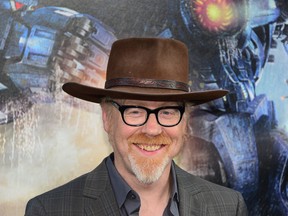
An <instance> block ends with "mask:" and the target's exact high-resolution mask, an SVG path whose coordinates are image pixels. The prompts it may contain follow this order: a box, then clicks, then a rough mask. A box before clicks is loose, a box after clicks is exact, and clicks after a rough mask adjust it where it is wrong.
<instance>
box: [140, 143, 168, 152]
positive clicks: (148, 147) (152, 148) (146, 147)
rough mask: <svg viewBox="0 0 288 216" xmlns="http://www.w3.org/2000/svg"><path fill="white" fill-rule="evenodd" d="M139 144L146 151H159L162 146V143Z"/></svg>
mask: <svg viewBox="0 0 288 216" xmlns="http://www.w3.org/2000/svg"><path fill="white" fill-rule="evenodd" d="M137 146H138V147H139V148H141V149H142V150H145V151H157V150H159V149H160V148H161V147H162V145H142V144H138V145H137Z"/></svg>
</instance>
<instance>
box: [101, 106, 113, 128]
mask: <svg viewBox="0 0 288 216" xmlns="http://www.w3.org/2000/svg"><path fill="white" fill-rule="evenodd" d="M101 109H102V122H103V127H104V130H105V131H106V132H107V133H108V132H109V128H110V124H111V122H110V120H111V116H110V115H111V113H109V112H108V107H107V105H105V104H104V105H103V104H102V105H101ZM109 114H110V115H109Z"/></svg>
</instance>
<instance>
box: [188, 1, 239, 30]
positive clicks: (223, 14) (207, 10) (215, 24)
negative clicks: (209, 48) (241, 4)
mask: <svg viewBox="0 0 288 216" xmlns="http://www.w3.org/2000/svg"><path fill="white" fill-rule="evenodd" d="M191 5H192V10H193V13H194V16H195V18H196V20H197V21H198V23H199V24H200V25H201V26H202V28H204V29H206V31H209V32H214V33H215V32H223V31H229V30H231V29H232V28H234V27H236V26H237V25H238V24H239V23H238V21H237V19H238V12H237V7H235V4H234V3H233V1H232V0H194V1H193V0H191Z"/></svg>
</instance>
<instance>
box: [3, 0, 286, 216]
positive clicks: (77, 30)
mask: <svg viewBox="0 0 288 216" xmlns="http://www.w3.org/2000/svg"><path fill="white" fill-rule="evenodd" d="M73 2H74V1H73V0H72V1H71V2H70V1H66V2H64V1H55V3H54V2H53V3H52V0H51V5H56V4H57V5H56V6H45V7H39V4H38V1H33V0H30V1H28V0H27V1H23V0H22V1H8V0H7V1H6V0H4V1H2V2H1V3H0V28H1V29H2V30H1V31H0V40H1V43H0V58H1V60H0V62H1V65H0V97H1V101H0V124H6V123H8V122H10V121H13V119H14V118H17V117H19V115H17V113H18V112H19V108H18V105H19V104H21V108H22V109H23V111H24V112H25V110H26V109H29V107H30V106H33V103H39V102H53V100H55V98H54V94H53V93H54V92H55V91H57V89H59V84H61V83H62V82H63V81H66V80H69V81H73V80H75V81H79V82H82V83H86V84H95V83H96V84H97V85H101V84H102V82H103V80H104V79H105V67H106V63H107V58H108V55H109V51H110V46H111V44H112V42H113V41H114V40H116V38H121V37H124V36H127V33H126V32H125V31H124V30H123V31H121V30H120V29H121V28H123V26H120V25H118V24H117V21H119V22H120V20H117V17H118V16H117V12H118V13H121V10H119V11H109V7H108V6H107V7H105V8H104V7H103V10H96V9H95V8H97V7H98V8H99V7H100V8H101V6H103V4H108V3H109V2H113V3H114V4H112V3H111V7H112V6H113V8H114V9H115V8H117V7H118V6H119V5H121V4H122V3H123V2H125V1H123V2H122V1H113V0H109V1H106V3H103V2H102V1H99V4H97V2H98V1H90V0H86V2H89V4H84V3H83V4H82V6H83V8H79V10H81V12H76V11H75V10H76V8H73V5H74V4H73ZM92 2H93V3H92ZM145 2H147V1H144V2H142V1H141V6H142V7H143V10H144V8H145V7H144V6H143V5H144V4H145ZM161 2H162V1H161ZM74 3H75V2H74ZM123 4H124V3H123ZM135 4H136V3H135ZM139 4H140V3H139ZM159 4H160V3H159ZM162 4H163V5H164V4H165V8H164V7H160V6H159V7H156V6H155V7H154V8H156V9H158V8H159V10H164V11H165V12H166V13H165V17H164V18H163V19H159V20H160V21H161V25H160V24H158V23H157V25H156V24H155V25H152V24H151V23H150V22H154V21H155V20H153V19H152V18H153V17H154V18H155V17H157V16H158V15H155V16H151V14H148V12H147V11H145V13H144V12H143V13H142V14H141V13H140V14H141V15H142V16H145V14H146V16H147V17H146V18H147V19H143V20H145V21H141V22H143V26H139V25H140V24H139V23H140V21H139V20H140V18H138V19H130V17H128V15H127V16H124V15H123V17H125V18H126V19H127V20H124V21H123V20H121V22H122V23H125V25H127V26H125V28H127V29H131V33H130V34H131V36H157V37H169V38H176V39H179V40H181V41H183V42H185V43H186V44H187V46H188V48H189V52H190V66H191V67H190V68H191V71H190V78H191V83H190V85H191V89H192V90H203V89H218V88H222V89H228V90H229V94H228V95H227V96H226V97H225V98H223V99H219V100H217V101H215V102H213V103H209V104H207V105H201V106H199V107H197V108H195V109H194V110H193V112H192V113H191V120H190V123H189V130H190V133H189V137H188V139H187V141H186V142H187V143H186V146H188V147H186V148H185V152H183V154H182V157H181V159H179V164H180V165H181V166H182V167H183V168H184V169H186V170H187V171H188V172H191V173H193V174H195V175H198V176H201V177H203V178H205V179H207V180H210V181H213V182H215V183H217V184H221V185H225V186H228V187H231V188H233V189H235V190H238V191H240V192H241V193H242V194H243V196H244V198H245V200H246V203H247V206H248V208H249V212H250V214H251V215H288V204H287V203H288V185H287V183H288V167H287V166H288V138H287V134H286V133H285V132H282V131H281V130H278V129H277V119H276V117H275V108H274V103H273V101H270V100H268V98H267V96H266V95H264V94H261V95H257V94H256V88H257V82H260V81H261V79H260V78H261V75H262V73H263V71H264V69H265V66H266V65H267V63H269V62H270V63H273V62H276V61H277V59H275V58H274V56H273V55H271V52H270V51H271V50H272V49H274V48H276V47H277V46H283V47H284V49H285V51H286V53H287V54H288V21H287V20H288V1H287V0H249V1H248V0H179V1H172V0H167V1H163V2H162ZM85 5H89V7H85ZM92 5H93V6H92ZM99 5H100V6H99ZM131 6H132V5H131ZM94 7H95V8H94ZM68 8H73V10H72V9H68ZM107 8H108V9H107ZM119 8H120V7H119ZM126 9H127V10H128V7H126ZM140 9H141V7H138V8H137V11H138V12H139V10H140ZM156 9H155V10H156ZM111 10H113V9H111ZM108 11H109V13H108ZM132 12H133V11H132ZM132 12H131V11H129V13H128V12H127V13H128V14H129V15H130V14H133V13H132ZM87 14H90V15H87ZM103 14H104V15H103ZM107 14H113V15H114V17H115V18H114V17H113V16H108V15H107ZM105 15H106V16H105ZM121 15H122V14H121ZM134 15H135V16H136V12H135V14H134ZM137 16H140V15H137ZM151 17H152V18H151ZM142 18H143V17H142ZM113 19H114V20H113ZM115 20H116V21H115ZM102 22H103V23H105V24H106V25H104V24H103V23H102ZM136 23H137V24H136ZM150 24H151V25H150ZM147 26H148V27H147ZM151 26H152V27H151ZM149 29H150V31H149ZM128 36H129V34H128ZM283 58H288V56H284V57H283ZM271 76H272V75H271ZM192 80H193V82H192ZM23 104H24V105H23ZM19 113H21V112H19ZM20 117H21V116H20Z"/></svg>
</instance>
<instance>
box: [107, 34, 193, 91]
mask: <svg viewBox="0 0 288 216" xmlns="http://www.w3.org/2000/svg"><path fill="white" fill-rule="evenodd" d="M188 64H189V63H188V49H187V47H186V46H185V44H183V43H182V42H179V41H176V40H173V39H164V38H162V39H159V38H129V39H122V40H119V41H116V42H115V43H114V44H113V46H112V49H111V53H110V57H109V61H108V66H107V75H106V84H108V83H109V86H107V85H106V88H111V87H116V86H119V85H120V86H125V83H127V82H126V81H127V80H134V81H135V80H141V81H142V82H141V83H138V82H132V83H131V82H130V81H128V82H129V84H127V85H129V86H133V85H135V87H145V83H146V84H147V83H149V82H155V86H154V87H155V88H170V86H171V85H169V84H168V85H158V84H159V82H158V81H164V80H165V81H166V82H167V81H168V82H169V81H175V82H180V83H184V84H186V85H187V84H188V71H189V67H188ZM120 79H121V82H120V81H119V82H118V81H116V82H113V81H115V80H120ZM111 83H113V84H112V85H110V84H111ZM160 83H161V82H160ZM139 85H140V86H139ZM141 85H143V86H141ZM147 87H151V86H149V85H147ZM185 91H187V90H185Z"/></svg>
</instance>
